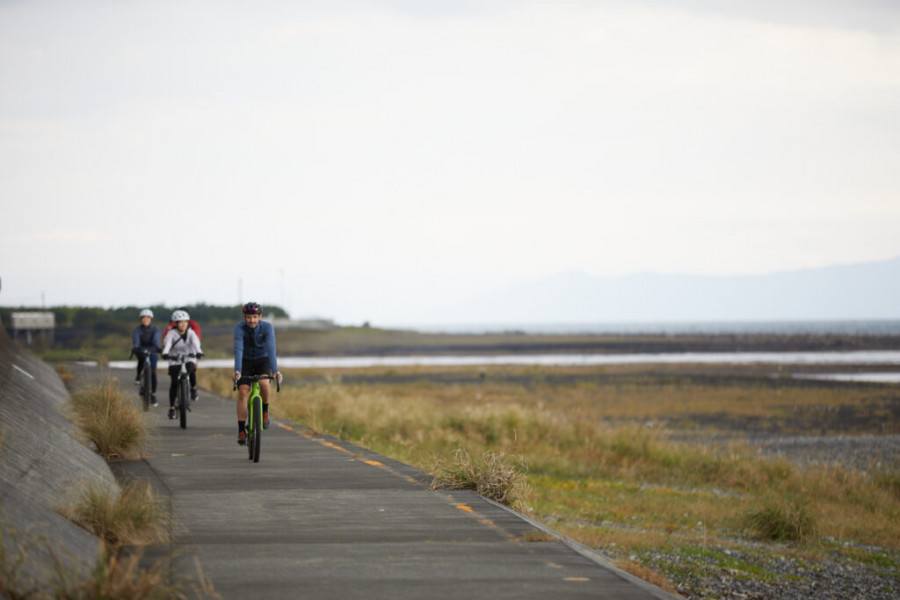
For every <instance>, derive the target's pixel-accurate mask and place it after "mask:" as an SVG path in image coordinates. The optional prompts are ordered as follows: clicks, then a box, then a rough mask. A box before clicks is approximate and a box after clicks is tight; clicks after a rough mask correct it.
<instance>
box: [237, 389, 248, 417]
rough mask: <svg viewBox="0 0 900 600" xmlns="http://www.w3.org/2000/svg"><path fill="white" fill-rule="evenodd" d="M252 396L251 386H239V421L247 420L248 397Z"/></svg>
mask: <svg viewBox="0 0 900 600" xmlns="http://www.w3.org/2000/svg"><path fill="white" fill-rule="evenodd" d="M249 397H250V386H249V385H239V386H238V398H237V418H238V422H239V423H243V422H246V421H247V398H249Z"/></svg>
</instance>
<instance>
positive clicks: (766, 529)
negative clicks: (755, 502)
mask: <svg viewBox="0 0 900 600" xmlns="http://www.w3.org/2000/svg"><path fill="white" fill-rule="evenodd" d="M744 524H745V525H746V526H747V528H748V529H751V530H752V531H755V532H756V533H757V534H758V535H759V537H761V538H763V539H766V540H772V541H776V542H781V541H790V542H806V541H810V540H813V539H815V538H816V537H817V535H818V525H817V518H816V515H815V512H814V510H813V508H812V505H811V503H810V502H809V501H808V500H805V499H803V500H794V501H790V500H784V499H776V500H770V501H768V502H767V503H766V505H765V506H764V507H763V508H762V509H760V510H756V511H752V512H749V513H747V514H746V515H745V516H744Z"/></svg>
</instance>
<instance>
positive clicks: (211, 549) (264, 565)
mask: <svg viewBox="0 0 900 600" xmlns="http://www.w3.org/2000/svg"><path fill="white" fill-rule="evenodd" d="M120 373H122V375H120V376H119V378H120V379H121V380H122V381H123V383H125V384H128V383H129V381H130V380H129V376H130V373H131V372H130V371H120ZM125 373H128V374H129V375H125ZM165 380H166V378H165V376H164V375H163V374H162V373H161V374H160V394H159V396H160V400H161V402H160V407H159V408H156V409H151V412H150V413H148V414H147V418H148V419H149V420H150V421H151V423H152V428H153V430H154V435H155V441H154V442H153V444H152V446H151V449H150V450H149V453H148V454H149V456H148V457H147V458H146V459H144V460H140V461H130V462H127V463H119V464H118V465H117V468H116V470H117V471H118V474H119V476H120V477H125V478H128V477H133V478H140V479H146V480H150V481H151V483H152V484H153V486H154V487H155V489H156V490H157V491H158V492H159V493H161V494H163V495H165V497H167V498H168V499H169V501H170V503H171V506H172V510H173V516H174V519H175V525H174V545H175V547H176V548H175V549H176V550H177V551H178V553H179V556H180V558H179V559H178V560H179V561H181V562H182V563H183V566H186V565H189V564H192V563H193V561H194V558H195V557H196V559H199V563H200V565H201V567H202V570H203V573H204V575H205V576H207V577H208V578H209V579H211V581H212V583H213V585H214V587H215V590H216V592H217V593H218V594H219V595H220V596H221V597H222V598H223V599H225V600H228V599H231V598H241V599H246V598H255V599H257V598H310V599H318V598H341V599H352V598H365V599H367V600H372V599H377V598H391V599H392V600H402V599H405V598H409V599H412V598H435V599H439V598H453V599H458V598H492V599H503V598H510V599H512V598H515V599H529V598H535V599H537V598H540V599H541V600H544V599H547V598H601V599H602V598H609V599H613V598H615V599H625V600H631V599H633V600H639V599H641V600H642V599H651V598H656V599H660V598H675V596H673V595H671V594H669V593H667V592H664V591H662V590H660V589H658V588H656V587H654V586H651V585H649V584H647V583H646V582H643V581H641V580H639V579H636V578H634V577H632V576H630V575H628V574H626V573H624V572H622V571H620V570H618V569H615V568H614V567H612V566H611V565H609V564H608V563H606V562H604V561H603V559H602V558H600V557H599V556H596V555H595V554H593V553H592V552H591V551H590V550H588V549H587V548H584V547H581V546H579V545H578V544H576V543H574V542H572V541H571V540H568V539H566V538H563V537H554V535H555V534H553V532H551V531H550V530H549V529H546V528H542V527H541V526H540V525H538V524H536V523H534V522H532V521H530V520H529V519H527V518H525V517H523V516H522V515H520V514H518V513H516V512H514V511H511V510H509V509H507V508H505V507H503V506H500V505H499V504H496V503H494V502H492V501H490V500H487V499H485V498H482V497H480V496H478V495H476V494H474V493H473V492H469V491H460V490H432V489H430V488H429V484H430V483H431V478H430V477H429V476H428V475H427V474H425V473H422V472H421V471H418V470H416V469H414V468H412V467H410V466H408V465H404V464H402V463H398V462H396V461H392V460H390V459H388V458H385V457H383V456H380V455H378V454H375V453H372V452H370V451H368V450H365V449H363V448H359V447H357V446H353V445H351V444H348V443H346V442H342V441H340V440H338V439H336V438H332V437H329V436H324V435H315V434H313V433H312V432H310V431H308V430H307V429H305V428H304V427H302V426H301V425H298V424H296V423H292V422H289V421H284V420H273V423H272V425H271V427H270V428H269V429H268V430H266V431H265V432H264V435H263V437H262V452H261V459H260V462H259V463H253V462H252V461H250V460H249V459H248V454H247V450H246V448H244V447H241V446H238V445H237V443H236V438H237V421H236V416H235V400H234V399H226V398H222V397H217V396H214V395H213V394H211V393H208V392H205V391H203V390H201V394H200V400H199V402H198V403H196V404H195V405H194V407H193V410H192V411H191V412H190V413H189V415H188V423H187V429H184V430H183V429H181V428H180V427H179V426H178V421H177V420H174V421H170V420H169V419H167V418H166V408H167V405H168V402H167V399H166V392H167V390H168V382H167V381H165ZM128 391H129V392H131V390H128ZM273 391H274V390H273ZM134 397H135V402H137V401H138V398H137V394H136V393H134ZM275 403H277V396H275V397H274V400H273V406H275ZM548 534H553V535H548ZM536 539H543V540H549V541H534V540H536ZM186 568H187V570H189V567H186Z"/></svg>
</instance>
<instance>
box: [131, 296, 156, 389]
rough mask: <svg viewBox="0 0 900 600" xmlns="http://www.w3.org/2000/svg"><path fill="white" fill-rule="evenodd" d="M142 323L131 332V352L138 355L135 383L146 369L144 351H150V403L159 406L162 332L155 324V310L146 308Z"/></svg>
mask: <svg viewBox="0 0 900 600" xmlns="http://www.w3.org/2000/svg"><path fill="white" fill-rule="evenodd" d="M140 319H141V324H140V325H138V326H137V327H135V328H134V332H133V333H132V334H131V353H132V354H134V355H137V375H136V376H135V378H134V384H135V385H139V384H140V382H141V371H143V370H144V355H143V352H149V353H150V369H151V370H150V393H151V396H150V405H151V406H159V402H157V400H156V364H157V362H158V361H159V354H158V352H159V343H160V338H161V337H162V334H161V333H160V331H159V327H157V326H156V325H153V324H152V323H151V321H153V311H152V310H150V309H149V308H145V309H144V310H142V311H141V314H140Z"/></svg>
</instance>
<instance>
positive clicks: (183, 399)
mask: <svg viewBox="0 0 900 600" xmlns="http://www.w3.org/2000/svg"><path fill="white" fill-rule="evenodd" d="M190 401H191V390H190V388H189V387H188V380H187V377H183V378H182V379H181V381H180V382H179V384H178V417H179V419H180V420H181V428H182V429H187V411H188V402H190Z"/></svg>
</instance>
